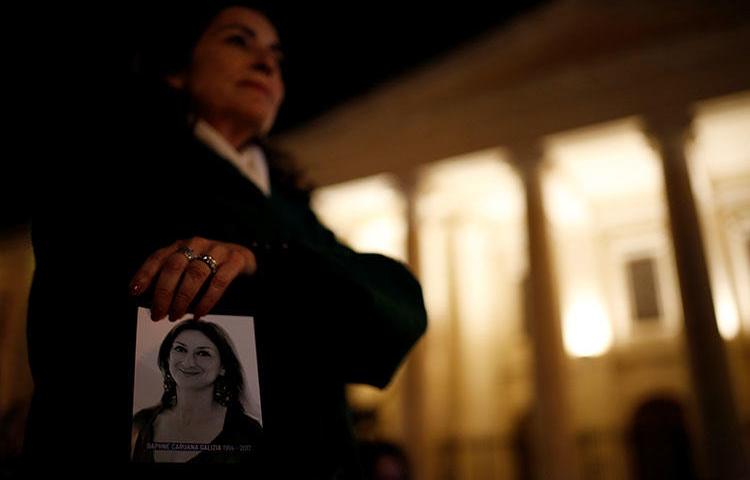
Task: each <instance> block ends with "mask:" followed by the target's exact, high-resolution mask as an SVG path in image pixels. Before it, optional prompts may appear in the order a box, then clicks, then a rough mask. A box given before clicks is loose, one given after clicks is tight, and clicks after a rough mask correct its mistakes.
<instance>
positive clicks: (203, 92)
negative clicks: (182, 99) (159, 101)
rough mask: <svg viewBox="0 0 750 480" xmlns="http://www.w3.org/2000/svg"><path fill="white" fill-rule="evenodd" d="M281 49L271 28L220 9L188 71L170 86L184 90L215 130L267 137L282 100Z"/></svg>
mask: <svg viewBox="0 0 750 480" xmlns="http://www.w3.org/2000/svg"><path fill="white" fill-rule="evenodd" d="M281 56H282V53H281V47H280V44H279V38H278V34H277V33H276V29H275V28H274V27H273V25H272V24H271V23H270V22H269V21H268V19H267V18H266V17H265V16H263V15H262V14H261V13H259V12H256V11H255V10H251V9H248V8H243V7H230V8H226V9H224V10H222V11H221V12H220V13H219V14H218V15H217V16H216V17H215V18H214V19H213V21H211V23H210V25H209V26H208V28H207V29H206V31H205V32H204V33H203V35H202V36H201V37H200V39H199V40H198V43H197V44H196V46H195V50H194V51H193V58H192V63H191V65H190V66H189V68H188V70H187V71H185V72H181V73H179V74H176V75H173V76H170V77H168V78H167V81H168V83H169V84H170V85H172V86H173V87H175V88H178V89H181V90H185V91H186V92H187V93H188V95H189V96H190V98H191V99H192V102H193V108H194V110H195V113H196V114H197V115H198V116H199V117H201V118H203V119H205V120H207V121H208V122H209V123H212V124H214V125H217V124H227V123H230V124H232V126H233V127H234V128H237V129H246V128H249V129H250V130H255V131H256V132H257V133H261V134H263V133H267V132H268V131H269V130H270V129H271V126H272V125H273V122H274V120H275V118H276V113H277V112H278V110H279V107H280V106H281V102H282V100H283V98H284V83H283V81H282V79H281V70H280V65H279V64H280V62H281Z"/></svg>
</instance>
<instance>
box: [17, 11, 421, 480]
mask: <svg viewBox="0 0 750 480" xmlns="http://www.w3.org/2000/svg"><path fill="white" fill-rule="evenodd" d="M187 5H188V4H185V5H184V6H181V7H180V14H179V15H178V16H177V17H175V18H174V19H170V20H169V21H164V22H161V23H158V22H157V23H158V25H160V26H161V27H163V28H168V27H169V28H171V26H174V25H177V26H179V27H180V28H177V29H174V31H172V30H170V31H169V33H168V34H164V35H163V38H162V39H161V40H159V41H149V42H146V47H148V48H145V49H144V50H145V53H144V55H142V56H141V58H140V59H139V62H138V65H139V71H140V72H141V73H140V74H139V77H138V89H136V90H132V91H131V93H128V91H127V90H123V89H121V88H120V87H119V86H118V85H116V84H112V83H111V82H109V81H108V78H103V79H100V80H101V82H100V83H101V84H100V86H102V85H103V86H104V87H103V88H102V89H97V90H95V92H97V94H99V93H102V92H101V90H105V91H106V90H107V89H108V88H111V89H112V92H110V93H111V95H109V96H108V97H106V98H108V101H106V102H99V97H92V96H90V95H92V94H91V93H90V92H89V91H88V90H85V91H84V92H83V94H84V95H86V96H87V97H85V98H87V99H88V103H87V104H86V107H87V108H84V109H83V110H79V111H77V113H78V115H77V116H76V117H75V118H76V119H80V120H81V121H80V122H73V123H72V125H71V124H70V122H59V123H58V125H59V126H60V128H63V129H65V128H67V130H64V131H65V132H66V135H65V136H64V138H62V139H61V140H60V142H54V143H53V145H54V148H53V149H52V150H51V151H49V152H48V156H49V158H52V159H59V158H61V157H64V156H67V158H72V159H74V160H71V161H68V162H53V163H52V165H53V166H54V167H55V168H53V167H49V169H41V171H40V172H39V173H40V177H43V178H44V179H53V180H54V181H53V182H50V187H51V188H52V189H53V190H54V191H55V192H56V195H55V196H54V197H53V198H55V201H54V202H48V203H45V204H44V205H43V206H42V207H43V208H40V209H38V210H37V211H36V212H34V219H33V226H32V228H33V232H32V233H33V240H34V249H35V255H36V271H35V278H34V285H33V288H32V296H31V299H30V312H29V357H30V362H31V366H32V372H33V375H34V380H35V384H36V387H35V388H36V391H35V396H34V400H33V405H32V410H31V414H30V418H29V426H28V430H27V432H28V433H27V437H26V452H27V454H28V456H29V457H30V458H31V459H37V458H38V459H54V460H57V461H59V462H75V463H80V460H81V459H82V458H87V459H88V458H96V459H98V460H97V461H98V462H105V463H107V464H110V465H119V464H127V463H128V462H129V460H130V453H131V446H132V445H131V433H132V431H131V425H130V421H131V420H132V414H131V413H130V412H132V405H131V404H130V399H131V398H132V392H131V388H132V368H133V364H134V358H133V357H134V344H135V317H136V315H135V312H136V309H137V306H139V305H141V306H149V307H151V310H152V316H153V319H154V320H155V321H161V320H162V319H164V318H166V317H169V318H170V319H177V318H180V317H181V316H182V314H183V313H185V312H186V311H187V312H192V313H193V314H194V316H195V317H196V318H200V317H202V316H203V315H206V314H207V313H209V312H214V313H224V314H241V315H253V316H254V317H255V319H256V322H255V325H256V339H257V352H258V364H259V377H260V395H261V404H262V405H263V426H264V428H263V451H262V453H258V454H257V455H256V460H257V462H256V463H257V468H258V469H259V470H260V471H263V472H272V473H273V476H274V477H275V478H286V477H290V478H334V477H335V478H351V477H353V478H357V477H358V475H359V472H360V471H361V469H360V467H359V465H358V460H357V452H356V448H355V443H354V439H353V434H352V429H351V425H350V418H349V414H348V410H347V406H346V397H345V385H346V384H347V383H367V384H370V385H374V386H377V387H380V388H383V387H385V386H386V385H387V384H388V382H389V381H390V379H391V377H392V375H393V373H394V371H395V370H396V368H397V367H398V365H399V364H400V362H401V361H402V360H403V358H404V357H405V355H406V353H407V352H408V351H409V349H410V348H411V347H412V345H413V344H414V343H415V342H416V341H417V339H418V338H419V337H420V336H421V334H422V333H423V331H424V329H425V327H426V314H425V309H424V304H423V301H422V294H421V289H420V287H419V284H418V283H417V281H416V280H415V279H414V277H413V276H412V275H411V274H410V273H409V271H408V270H407V269H406V268H405V267H404V266H403V265H402V264H400V263H398V262H396V261H394V260H391V259H389V258H386V257H383V256H381V255H375V254H361V253H356V252H354V251H352V250H351V249H349V248H348V247H346V246H345V245H343V244H341V243H340V242H338V241H337V240H336V238H335V237H334V235H333V234H332V233H331V232H330V231H329V230H328V229H326V228H325V227H324V226H322V225H321V224H320V222H319V221H318V219H317V218H316V216H315V215H314V214H313V212H312V211H311V209H310V207H309V204H308V200H309V198H308V195H307V194H306V192H304V191H303V190H301V189H300V188H298V186H297V182H296V177H295V175H292V174H290V173H289V172H290V171H289V169H287V168H284V167H283V165H282V164H281V163H280V162H279V161H278V157H276V156H274V155H273V154H271V153H270V152H269V150H268V149H267V148H266V147H265V145H264V144H265V136H266V134H267V133H268V132H269V129H270V128H271V126H272V124H273V121H274V118H275V116H276V114H277V112H278V109H279V106H280V104H281V102H282V99H283V97H284V83H283V79H282V75H281V67H280V61H281V56H280V46H279V37H278V34H277V31H276V28H275V26H274V24H273V23H272V22H271V21H270V20H269V16H267V15H266V13H264V12H266V11H267V10H265V9H260V8H259V7H258V6H257V5H255V7H254V6H253V5H254V4H248V5H245V6H242V5H240V6H237V5H234V4H231V5H230V4H224V5H220V6H217V5H215V4H211V6H210V7H205V8H204V7H201V8H200V9H199V10H200V11H199V12H198V13H197V14H196V15H189V14H188V13H189V12H185V10H190V9H191V8H193V7H190V6H187ZM202 5H203V4H202ZM177 18H179V21H177ZM189 19H194V20H195V21H192V20H191V21H189ZM321 28H322V27H321ZM157 31H159V30H158V29H157ZM95 40H96V41H100V39H98V38H96V39H95ZM157 40H158V39H157ZM98 78H99V77H97V79H98ZM152 80H153V81H152ZM100 103H101V104H100ZM77 108H79V109H80V107H77ZM72 111H76V110H72ZM123 112H130V113H123ZM60 151H62V152H63V153H65V155H61V152H60ZM81 164H82V165H84V166H85V167H82V168H85V173H86V175H85V176H84V175H83V174H79V170H78V168H77V166H78V165H81ZM50 196H52V194H50V193H47V198H50ZM128 285H130V293H131V296H130V297H128V295H127V293H126V291H125V287H126V286H128ZM60 312H75V315H74V316H72V317H66V318H71V320H70V321H65V322H60V321H57V319H58V318H60V315H59V313H60ZM101 328H106V329H107V335H106V338H107V339H108V340H107V341H102V340H101V338H103V337H102V336H101V335H99V334H98V331H99V329H101ZM92 332H93V333H95V335H94V336H93V338H94V340H93V341H89V342H86V341H85V339H87V338H90V337H92V335H91V334H92ZM61 358H64V359H65V363H64V364H61V363H60V361H59V360H60V359H61ZM99 358H104V359H107V361H106V362H92V359H99ZM80 368H86V370H85V371H86V372H87V374H86V375H82V374H77V372H78V369H80ZM61 373H64V374H62V375H61ZM94 379H95V380H94ZM70 391H76V392H78V394H77V395H75V396H70V395H69V394H68V393H69V392H70ZM89 398H91V399H100V398H106V400H107V401H92V402H87V408H86V410H85V414H77V415H76V414H74V415H71V412H81V407H80V399H89ZM63 439H64V440H65V441H64V442H61V440H63ZM242 474H243V475H246V474H247V472H246V471H245V470H243V473H242ZM269 474H270V473H269Z"/></svg>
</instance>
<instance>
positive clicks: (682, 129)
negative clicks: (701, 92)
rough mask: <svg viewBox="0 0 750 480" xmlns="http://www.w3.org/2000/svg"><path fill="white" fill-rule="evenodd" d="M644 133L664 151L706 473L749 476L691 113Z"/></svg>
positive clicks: (657, 121)
mask: <svg viewBox="0 0 750 480" xmlns="http://www.w3.org/2000/svg"><path fill="white" fill-rule="evenodd" d="M644 123H645V133H646V134H647V135H648V137H649V139H650V140H651V142H652V145H653V147H654V149H655V150H656V151H657V153H658V154H659V155H660V156H661V160H662V168H663V172H664V189H665V192H666V200H667V206H668V210H669V221H670V226H671V231H672V241H673V245H674V252H675V259H676V263H677V273H678V277H679V282H680V294H681V298H682V309H683V317H684V322H685V338H686V341H687V353H688V359H689V365H690V371H691V376H692V381H693V388H694V390H695V395H696V399H697V402H698V408H699V415H700V419H701V423H702V425H701V429H702V432H703V446H704V448H705V452H706V460H707V462H708V464H707V467H708V469H709V471H708V474H709V477H708V478H712V479H714V478H715V479H722V480H725V479H726V480H728V479H732V480H735V479H745V478H749V476H750V473H748V472H749V470H748V462H747V457H746V456H745V455H744V452H743V445H742V437H741V429H740V423H739V417H738V415H737V408H736V406H735V401H734V395H733V392H732V387H731V383H730V376H729V368H728V365H727V358H726V353H725V348H724V341H723V340H722V338H721V336H720V335H719V330H718V327H717V325H716V314H715V308H714V303H713V296H712V293H711V282H710V278H709V273H708V267H707V263H706V255H705V248H704V246H703V239H702V237H701V226H700V223H699V219H698V213H697V208H696V202H695V197H694V195H693V190H692V186H691V184H690V176H689V171H688V163H687V158H686V143H687V141H688V140H689V139H690V137H691V123H692V119H691V118H690V115H688V114H687V112H684V111H680V112H669V113H665V112H659V113H654V114H651V115H649V116H647V117H646V118H645V122H644Z"/></svg>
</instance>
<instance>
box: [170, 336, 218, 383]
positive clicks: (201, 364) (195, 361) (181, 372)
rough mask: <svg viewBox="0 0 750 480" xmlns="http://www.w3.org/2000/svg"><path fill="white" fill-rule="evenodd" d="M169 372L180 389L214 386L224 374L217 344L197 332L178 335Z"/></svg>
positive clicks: (173, 347)
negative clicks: (217, 379)
mask: <svg viewBox="0 0 750 480" xmlns="http://www.w3.org/2000/svg"><path fill="white" fill-rule="evenodd" d="M169 371H170V373H171V374H172V377H173V378H174V380H175V382H176V383H177V385H178V386H179V387H180V388H186V389H193V390H195V389H203V388H206V387H209V386H211V385H213V383H214V381H216V378H217V377H218V376H219V375H222V374H223V373H224V369H223V368H222V367H221V358H220V357H219V349H218V348H216V344H214V343H213V342H212V341H211V340H209V339H208V337H207V336H205V335H204V334H203V333H201V332H199V331H197V330H185V331H184V332H181V333H180V334H179V335H177V337H176V338H175V340H174V342H173V343H172V350H171V351H170V352H169Z"/></svg>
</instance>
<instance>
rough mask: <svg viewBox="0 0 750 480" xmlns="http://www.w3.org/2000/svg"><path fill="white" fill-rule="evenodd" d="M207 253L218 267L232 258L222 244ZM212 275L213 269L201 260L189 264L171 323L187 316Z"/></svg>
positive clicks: (177, 294) (171, 310) (175, 297)
mask: <svg viewBox="0 0 750 480" xmlns="http://www.w3.org/2000/svg"><path fill="white" fill-rule="evenodd" d="M207 253H208V255H209V256H211V257H212V258H213V259H214V260H215V261H216V263H217V264H218V265H222V264H224V262H225V261H226V259H227V258H228V257H229V256H230V255H229V250H228V249H227V247H225V246H224V245H222V244H215V245H214V246H213V247H211V249H210V250H209V251H208V252H207ZM211 273H212V272H211V268H210V267H209V266H208V265H207V264H206V263H205V262H203V261H201V260H198V259H195V260H193V261H191V262H190V263H189V264H188V266H187V267H186V268H185V273H184V275H183V277H182V281H181V282H180V285H179V288H178V289H177V291H176V293H175V295H174V299H173V300H172V308H171V309H170V311H169V319H170V320H171V321H175V320H177V319H179V318H181V317H182V316H183V315H185V313H186V312H187V309H188V307H189V306H190V304H191V303H192V302H193V299H194V298H195V296H196V295H197V294H198V292H199V291H200V289H201V287H203V284H204V283H205V282H206V280H207V279H208V278H209V276H210V275H211ZM217 274H218V271H217Z"/></svg>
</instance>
